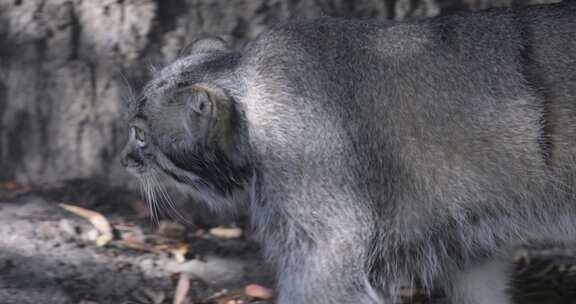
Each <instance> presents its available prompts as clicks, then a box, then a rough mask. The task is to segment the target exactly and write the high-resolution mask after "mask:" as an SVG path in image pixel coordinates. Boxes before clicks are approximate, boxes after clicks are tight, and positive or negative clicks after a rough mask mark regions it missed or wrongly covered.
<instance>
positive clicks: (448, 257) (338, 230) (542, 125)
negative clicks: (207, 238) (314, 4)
mask: <svg viewBox="0 0 576 304" xmlns="http://www.w3.org/2000/svg"><path fill="white" fill-rule="evenodd" d="M129 112H130V113H129V116H130V117H131V120H130V123H129V125H130V139H129V141H128V143H127V146H126V148H125V150H124V152H123V156H122V162H123V164H124V165H125V166H126V167H127V168H128V169H129V170H130V171H132V172H133V173H135V174H136V175H137V176H138V177H139V178H140V179H141V180H142V182H143V183H144V185H145V186H146V188H147V189H148V193H149V196H150V197H151V198H152V197H153V196H154V193H155V192H158V193H160V194H162V193H164V191H163V190H161V189H162V187H163V186H162V185H161V184H159V183H157V181H158V180H160V179H162V180H165V181H167V182H169V183H173V184H175V185H177V186H178V187H179V188H180V189H181V190H182V191H184V192H186V193H188V194H189V195H190V196H192V197H194V198H196V199H197V200H200V201H204V202H206V203H207V204H209V205H210V206H211V207H212V208H213V209H214V210H216V211H218V212H229V213H234V212H235V210H238V209H246V210H249V213H250V215H251V219H252V226H253V228H254V230H255V235H256V236H257V238H258V240H259V241H260V242H261V243H262V245H263V247H264V252H265V256H266V257H267V258H268V259H269V260H270V261H271V262H272V263H273V264H274V265H276V267H277V273H278V280H277V285H278V287H277V288H278V291H279V295H278V302H279V303H281V304H286V303H317V304H322V303H331V304H333V303H396V302H397V301H398V299H396V298H395V296H394V295H395V294H397V289H398V287H399V286H401V285H406V284H407V285H408V286H410V284H417V285H420V286H423V287H425V288H427V289H428V290H432V289H441V290H443V291H444V292H445V293H446V295H447V296H448V298H449V299H450V301H451V303H454V304H472V303H475V304H488V303H489V304H501V303H510V299H509V296H508V295H507V293H506V291H505V289H506V286H507V284H508V271H509V268H510V264H509V263H508V261H509V253H510V250H511V249H512V248H514V246H516V245H518V244H522V243H525V242H528V241H532V240H549V239H551V240H555V241H565V240H571V239H576V203H575V200H574V195H575V193H576V192H575V191H574V186H576V175H575V173H576V170H575V168H576V166H575V159H576V5H573V4H556V5H549V6H534V7H529V8H522V9H499V10H491V11H485V12H475V13H465V14H460V15H453V16H444V17H436V18H431V19H426V20H415V21H410V22H399V23H391V22H390V23H387V22H383V21H376V20H371V21H367V20H362V21H359V20H356V21H352V20H339V19H332V18H323V19H319V20H315V21H309V22H300V23H292V24H287V25H283V26H280V27H277V28H275V29H273V30H270V31H268V32H267V33H265V34H263V35H261V36H260V37H259V38H257V39H256V40H255V41H253V42H251V43H250V44H248V45H247V46H246V47H245V48H244V49H242V50H241V51H232V50H229V49H228V48H227V47H226V46H225V44H224V43H223V42H222V41H220V40H218V39H204V40H200V41H198V42H197V43H195V44H194V45H193V46H192V47H191V49H190V53H189V54H188V55H187V56H185V57H182V58H181V59H179V60H177V61H175V62H174V63H172V64H170V65H168V66H166V67H165V68H164V69H162V70H161V71H159V72H158V73H157V75H156V76H155V77H154V79H153V80H151V81H150V82H149V83H148V85H147V86H146V87H145V89H144V90H143V92H142V94H141V97H140V98H137V99H135V100H134V101H133V102H131V103H130V107H129ZM156 187H160V188H156ZM158 189H160V190H158Z"/></svg>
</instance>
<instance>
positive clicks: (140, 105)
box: [136, 96, 148, 117]
mask: <svg viewBox="0 0 576 304" xmlns="http://www.w3.org/2000/svg"><path fill="white" fill-rule="evenodd" d="M146 102H148V98H146V97H144V96H142V97H140V98H138V101H137V108H136V116H142V117H143V116H144V107H146Z"/></svg>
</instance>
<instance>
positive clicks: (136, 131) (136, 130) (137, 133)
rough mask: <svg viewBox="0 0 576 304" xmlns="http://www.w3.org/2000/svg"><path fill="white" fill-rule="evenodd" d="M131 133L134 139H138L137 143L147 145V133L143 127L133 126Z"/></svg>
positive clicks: (142, 145) (141, 145)
mask: <svg viewBox="0 0 576 304" xmlns="http://www.w3.org/2000/svg"><path fill="white" fill-rule="evenodd" d="M130 133H131V135H132V137H133V138H134V140H135V141H136V143H137V144H138V146H140V147H145V146H146V133H145V132H144V130H143V129H142V128H140V127H137V126H132V128H130Z"/></svg>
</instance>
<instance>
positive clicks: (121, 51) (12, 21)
mask: <svg viewBox="0 0 576 304" xmlns="http://www.w3.org/2000/svg"><path fill="white" fill-rule="evenodd" d="M537 2H556V0H358V1H353V0H311V1H302V0H284V1H282V0H234V1H218V0H98V1H95V0H90V1H89V0H49V1H48V0H0V168H1V170H0V179H17V180H19V181H20V182H33V183H39V182H44V181H50V180H52V181H53V180H63V179H70V178H87V177H91V178H94V177H96V178H100V179H102V180H104V181H109V182H112V183H115V184H118V183H125V182H126V181H129V180H131V179H127V178H125V177H126V174H125V173H124V172H123V170H122V168H121V167H120V166H119V164H118V161H117V154H118V152H119V151H120V149H121V147H122V144H123V141H124V138H125V130H124V126H123V123H122V120H121V114H120V113H121V107H122V102H121V99H122V98H125V97H126V94H128V93H129V90H128V89H127V87H126V81H125V80H124V79H125V78H126V79H130V81H131V82H134V81H136V82H137V80H138V79H143V78H144V77H145V75H146V71H147V70H148V67H149V66H150V65H153V64H162V63H164V62H166V61H169V60H171V59H173V58H174V57H175V56H176V55H177V53H178V51H179V50H180V49H182V47H183V46H184V45H186V44H187V43H189V42H191V41H192V40H193V39H194V38H197V37H200V36H204V35H220V36H224V37H227V38H228V39H229V40H230V41H232V42H233V44H234V45H240V44H241V43H243V42H245V41H246V40H247V39H250V38H253V37H255V36H257V35H258V34H259V33H261V32H262V31H263V30H265V29H267V28H269V27H270V26H271V25H274V24H277V23H279V22H282V21H285V20H291V19H306V18H314V17H317V16H326V15H330V16H344V17H384V18H394V19H402V18H406V17H410V16H430V15H436V14H441V13H451V12H454V11H458V10H463V9H471V8H486V7H491V6H507V5H526V4H531V3H537Z"/></svg>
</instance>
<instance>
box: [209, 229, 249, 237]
mask: <svg viewBox="0 0 576 304" xmlns="http://www.w3.org/2000/svg"><path fill="white" fill-rule="evenodd" d="M209 233H210V234H211V235H213V236H215V237H217V238H221V239H237V238H239V237H241V236H242V229H240V228H225V227H216V228H212V229H210V231H209Z"/></svg>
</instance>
